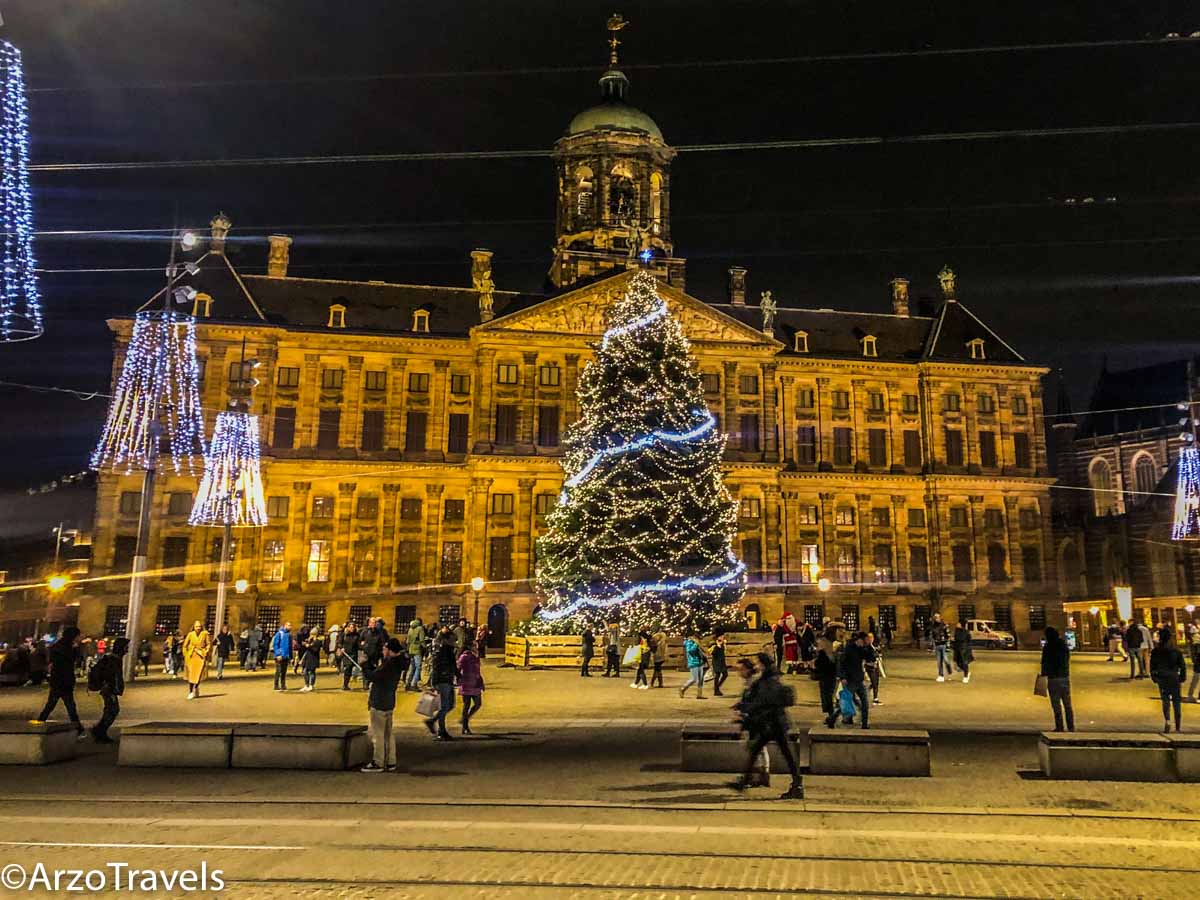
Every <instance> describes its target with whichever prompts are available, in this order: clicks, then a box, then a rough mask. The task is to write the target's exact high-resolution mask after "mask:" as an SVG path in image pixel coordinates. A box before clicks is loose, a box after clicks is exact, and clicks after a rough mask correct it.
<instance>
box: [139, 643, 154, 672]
mask: <svg viewBox="0 0 1200 900" xmlns="http://www.w3.org/2000/svg"><path fill="white" fill-rule="evenodd" d="M150 653H151V650H150V639H149V638H142V642H141V643H140V644H138V652H137V659H138V662H139V663H140V664H141V666H142V674H143V675H147V676H148V675H149V674H150Z"/></svg>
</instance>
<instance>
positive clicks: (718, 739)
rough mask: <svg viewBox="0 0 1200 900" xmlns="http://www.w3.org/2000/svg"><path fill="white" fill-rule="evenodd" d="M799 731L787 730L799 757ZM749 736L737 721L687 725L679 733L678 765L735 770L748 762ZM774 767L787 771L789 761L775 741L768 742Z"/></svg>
mask: <svg viewBox="0 0 1200 900" xmlns="http://www.w3.org/2000/svg"><path fill="white" fill-rule="evenodd" d="M799 742H800V733H799V732H797V731H795V730H794V729H793V730H792V731H791V732H790V733H789V734H788V744H789V745H790V746H791V750H792V756H793V757H794V758H795V759H796V760H797V761H799V759H800V752H799ZM746 753H747V747H746V740H745V736H744V735H743V733H742V731H741V729H740V728H738V726H736V725H719V724H717V725H698V724H693V725H684V726H683V730H682V732H681V734H680V737H679V767H680V769H682V770H683V771H684V772H735V773H740V772H741V771H742V770H743V768H745V765H746ZM767 755H768V757H769V758H770V761H771V771H772V772H774V773H776V774H779V773H780V772H785V773H786V772H787V770H788V769H787V763H786V762H784V759H783V754H782V753H780V752H779V747H778V746H777V745H775V744H773V743H772V744H768V745H767Z"/></svg>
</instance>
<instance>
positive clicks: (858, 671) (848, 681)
mask: <svg viewBox="0 0 1200 900" xmlns="http://www.w3.org/2000/svg"><path fill="white" fill-rule="evenodd" d="M866 639H867V636H866V634H865V633H864V632H862V631H859V632H856V633H855V634H853V635H851V637H850V640H848V641H847V642H846V646H844V647H843V648H842V653H841V656H840V657H839V659H838V680H839V681H841V684H842V687H844V688H845V689H846V690H848V691H850V693H851V694H853V695H854V701H855V703H856V704H857V705H858V711H859V715H860V716H861V717H862V727H863V728H870V727H871V724H870V716H871V701H870V699H869V698H868V697H867V685H866V677H867V669H866V651H865V649H864V648H865V646H866Z"/></svg>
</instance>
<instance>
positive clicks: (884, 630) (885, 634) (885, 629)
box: [879, 618, 892, 650]
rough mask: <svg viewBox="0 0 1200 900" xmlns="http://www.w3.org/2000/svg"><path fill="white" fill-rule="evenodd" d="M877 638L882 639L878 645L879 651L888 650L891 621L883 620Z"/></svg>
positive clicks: (890, 641) (890, 644)
mask: <svg viewBox="0 0 1200 900" xmlns="http://www.w3.org/2000/svg"><path fill="white" fill-rule="evenodd" d="M879 636H880V638H881V639H882V640H881V641H880V643H879V649H880V650H890V649H891V646H892V621H891V619H887V618H885V619H884V620H883V624H882V625H881V626H880V629H879Z"/></svg>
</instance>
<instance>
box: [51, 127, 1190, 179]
mask: <svg viewBox="0 0 1200 900" xmlns="http://www.w3.org/2000/svg"><path fill="white" fill-rule="evenodd" d="M1198 128H1200V122H1148V123H1143V124H1140V125H1081V126H1070V127H1060V128H1014V129H1000V130H991V131H943V132H933V133H930V134H909V135H896V136H890V137H889V136H885V135H867V136H863V137H842V138H807V139H798V140H778V141H735V142H731V143H709V144H682V145H680V146H677V147H675V148H674V149H675V150H676V152H678V153H725V152H746V151H759V150H804V149H820V148H825V147H883V146H887V145H890V144H896V145H905V144H930V143H952V142H964V141H996V140H1005V139H1009V138H1036V137H1077V136H1095V135H1109V134H1152V133H1164V132H1166V133H1169V132H1184V131H1192V130H1195V129H1198ZM553 152H554V151H553V150H550V149H528V150H459V151H430V152H410V153H339V154H325V155H311V156H243V157H228V158H215V159H163V160H128V161H124V162H90V163H39V164H37V165H31V166H30V167H29V171H31V172H43V173H63V172H124V171H143V170H145V171H152V170H170V169H225V168H243V167H263V166H315V165H353V164H371V163H375V164H379V163H396V162H458V161H463V160H497V159H549V158H550V157H551V156H552V155H553Z"/></svg>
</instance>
